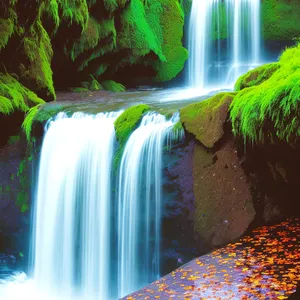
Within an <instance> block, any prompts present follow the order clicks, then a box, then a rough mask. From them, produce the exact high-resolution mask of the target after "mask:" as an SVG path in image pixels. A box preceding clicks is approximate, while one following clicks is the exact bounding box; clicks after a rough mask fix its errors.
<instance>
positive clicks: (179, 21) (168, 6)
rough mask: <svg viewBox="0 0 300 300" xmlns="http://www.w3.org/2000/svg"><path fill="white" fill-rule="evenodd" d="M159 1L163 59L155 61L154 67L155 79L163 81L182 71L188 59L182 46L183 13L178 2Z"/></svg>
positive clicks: (169, 0) (170, 0)
mask: <svg viewBox="0 0 300 300" xmlns="http://www.w3.org/2000/svg"><path fill="white" fill-rule="evenodd" d="M160 3H161V7H162V9H161V15H160V26H161V28H162V32H161V34H162V53H163V55H164V57H165V60H159V61H157V62H155V64H154V68H155V69H156V71H157V75H156V80H158V81H159V82H165V81H169V80H171V79H173V78H175V77H176V75H178V74H179V73H180V72H181V71H182V69H183V67H184V63H185V61H186V60H187V59H188V51H187V50H186V49H185V48H184V47H183V46H182V38H183V25H184V13H183V11H182V8H181V6H180V4H179V2H178V1H172V0H160Z"/></svg>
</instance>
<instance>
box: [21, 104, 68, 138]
mask: <svg viewBox="0 0 300 300" xmlns="http://www.w3.org/2000/svg"><path fill="white" fill-rule="evenodd" d="M64 108H65V107H64V106H63V105H62V104H52V105H51V106H47V107H45V106H43V105H42V104H39V105H36V106H34V107H32V108H31V109H30V110H29V112H28V113H27V115H26V117H25V120H24V122H23V124H22V128H23V131H24V132H25V135H26V138H27V141H28V142H29V141H30V140H31V131H32V126H33V123H34V122H39V123H44V122H46V121H47V120H49V119H51V118H53V117H54V116H56V115H57V114H58V113H59V112H60V111H62V110H64Z"/></svg>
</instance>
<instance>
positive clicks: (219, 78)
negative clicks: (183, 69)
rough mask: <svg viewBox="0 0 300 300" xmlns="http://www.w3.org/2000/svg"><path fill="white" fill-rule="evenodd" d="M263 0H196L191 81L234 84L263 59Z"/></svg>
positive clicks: (206, 85)
mask: <svg viewBox="0 0 300 300" xmlns="http://www.w3.org/2000/svg"><path fill="white" fill-rule="evenodd" d="M260 2H261V1H260V0H201V1H200V0H199V1H196V0H194V1H193V3H192V12H191V16H190V24H189V38H188V41H189V43H188V48H189V52H190V60H189V64H188V72H189V73H188V85H189V86H190V87H191V88H195V89H199V90H211V89H214V88H216V87H218V88H232V86H233V84H234V82H235V81H236V80H237V78H238V77H239V76H240V75H241V74H243V73H245V72H246V71H248V70H249V69H251V68H253V67H255V66H258V65H259V64H260V63H261V61H260V60H261V58H260V57H261V53H260V52H261V18H260V11H261V8H260V5H261V3H260Z"/></svg>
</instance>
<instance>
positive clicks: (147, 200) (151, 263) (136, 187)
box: [118, 113, 179, 297]
mask: <svg viewBox="0 0 300 300" xmlns="http://www.w3.org/2000/svg"><path fill="white" fill-rule="evenodd" d="M178 119H179V118H178V116H175V117H173V118H172V119H171V120H167V119H166V117H165V116H162V115H159V114H156V113H149V114H147V115H146V116H145V117H143V119H142V122H141V124H140V126H139V128H138V129H137V130H135V131H134V132H133V134H132V135H131V136H130V139H129V140H128V142H127V144H126V148H125V150H124V154H123V157H122V161H121V166H120V178H119V198H118V207H119V217H118V220H119V223H118V232H119V243H118V244H119V248H118V253H119V266H120V267H119V273H118V278H119V297H123V296H125V295H128V294H130V293H131V292H133V291H135V290H138V289H139V288H141V287H143V286H145V285H146V284H147V283H149V282H152V281H154V280H156V279H158V278H159V277H160V267H159V266H160V236H161V232H160V231H161V206H162V199H161V193H162V190H161V189H162V154H163V150H164V149H163V148H164V146H166V145H167V144H168V141H169V142H170V141H171V140H172V139H174V136H173V135H174V133H173V130H172V126H173V125H174V124H175V123H176V122H177V121H178ZM177 138H178V136H177Z"/></svg>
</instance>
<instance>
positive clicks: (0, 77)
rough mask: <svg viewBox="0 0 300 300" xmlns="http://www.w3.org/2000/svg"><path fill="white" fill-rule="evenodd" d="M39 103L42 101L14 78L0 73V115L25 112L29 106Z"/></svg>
mask: <svg viewBox="0 0 300 300" xmlns="http://www.w3.org/2000/svg"><path fill="white" fill-rule="evenodd" d="M41 103H44V101H43V100H42V99H40V98H39V97H38V96H37V95H36V94H35V93H33V92H32V91H30V90H29V89H27V88H26V87H24V86H23V85H22V84H20V83H19V82H18V81H17V80H16V79H15V78H14V77H12V76H11V75H9V74H2V73H0V113H3V114H11V113H13V112H14V111H15V110H19V111H23V112H27V111H28V110H29V109H30V107H31V106H33V105H37V104H41Z"/></svg>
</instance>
